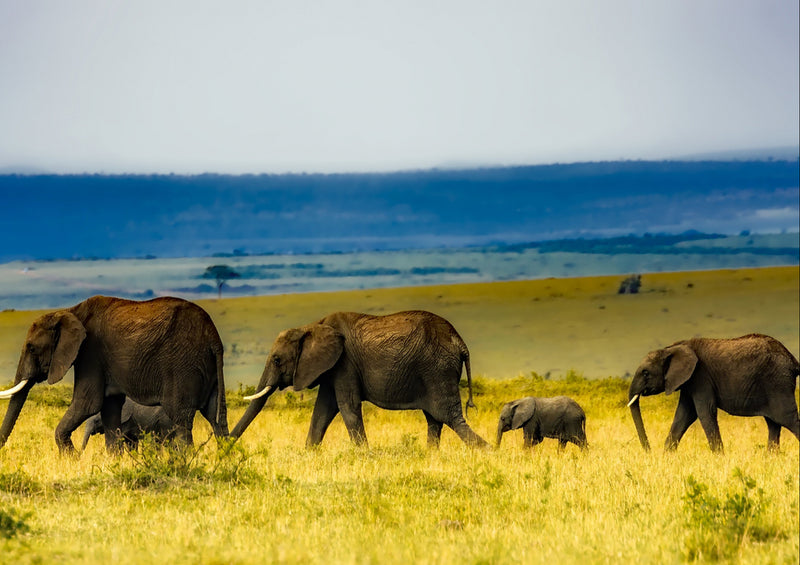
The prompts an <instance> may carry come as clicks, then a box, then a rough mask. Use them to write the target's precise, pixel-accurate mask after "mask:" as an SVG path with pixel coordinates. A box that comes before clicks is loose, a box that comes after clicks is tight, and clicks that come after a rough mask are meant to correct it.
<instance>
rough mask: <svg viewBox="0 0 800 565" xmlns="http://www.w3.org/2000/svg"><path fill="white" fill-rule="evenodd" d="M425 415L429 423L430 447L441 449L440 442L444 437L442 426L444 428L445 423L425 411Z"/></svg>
mask: <svg viewBox="0 0 800 565" xmlns="http://www.w3.org/2000/svg"><path fill="white" fill-rule="evenodd" d="M423 414H425V420H427V422H428V447H430V448H432V449H436V448H438V447H439V440H440V439H441V437H442V426H444V423H443V422H440V421H439V420H437V419H436V418H434V417H433V416H431V415H430V414H428V413H427V412H425V411H424V410H423Z"/></svg>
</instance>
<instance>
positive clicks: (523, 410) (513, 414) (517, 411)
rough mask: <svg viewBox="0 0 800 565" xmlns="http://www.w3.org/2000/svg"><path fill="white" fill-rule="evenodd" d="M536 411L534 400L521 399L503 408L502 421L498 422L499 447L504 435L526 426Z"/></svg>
mask: <svg viewBox="0 0 800 565" xmlns="http://www.w3.org/2000/svg"><path fill="white" fill-rule="evenodd" d="M535 411H536V401H535V400H534V399H533V398H520V399H519V400H514V401H512V402H509V403H508V404H506V405H505V406H503V410H502V411H501V412H500V419H499V420H498V422H497V443H496V445H497V447H500V442H501V441H502V439H503V434H504V433H506V432H507V431H509V430H517V429H519V428H521V427H522V426H524V425H525V424H526V423H527V422H528V421H529V420H530V419H531V418H533V414H534V412H535Z"/></svg>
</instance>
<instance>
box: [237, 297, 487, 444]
mask: <svg viewBox="0 0 800 565" xmlns="http://www.w3.org/2000/svg"><path fill="white" fill-rule="evenodd" d="M462 365H463V366H464V367H466V373H467V387H468V389H469V400H468V401H467V407H470V406H474V404H473V402H472V375H471V369H470V359H469V350H468V349H467V346H466V344H465V343H464V340H463V339H461V336H459V335H458V333H457V332H456V330H455V328H454V327H453V326H452V325H451V324H450V322H448V321H447V320H445V319H444V318H441V317H439V316H437V315H436V314H433V313H431V312H425V311H419V310H417V311H407V312H397V313H395V314H389V315H385V316H372V315H369V314H361V313H357V312H335V313H333V314H330V315H328V316H326V317H324V318H322V319H321V320H319V321H318V322H316V323H312V324H309V325H306V326H301V327H298V328H292V329H288V330H285V331H283V332H281V333H280V334H279V335H278V337H277V338H276V339H275V342H274V343H273V345H272V348H271V350H270V353H269V355H268V356H267V361H266V366H265V368H264V371H263V373H262V375H261V379H260V381H259V383H258V389H257V390H258V392H257V393H256V394H254V395H252V396H250V397H246V399H247V400H250V401H251V404H250V405H249V406H248V407H247V410H246V411H245V413H244V414H243V415H242V418H241V419H240V420H239V422H238V423H237V424H236V426H235V427H234V429H233V431H232V432H231V435H232V436H233V437H236V438H238V437H240V436H241V434H242V433H243V432H244V430H245V429H247V426H248V425H250V423H251V422H252V421H253V419H254V418H255V417H256V416H257V415H258V413H259V412H260V411H261V409H262V408H263V407H264V404H265V403H266V401H267V398H269V396H270V395H271V394H272V392H274V391H275V390H276V389H284V388H286V387H289V386H293V387H294V390H296V391H300V390H304V389H307V388H313V387H315V386H319V391H318V395H317V400H316V404H315V405H314V411H313V413H312V416H311V425H310V428H309V431H308V436H307V438H306V446H307V447H313V446H316V445H319V444H320V443H321V442H322V438H323V437H324V436H325V432H326V431H327V429H328V426H329V425H330V423H331V421H332V420H333V419H334V417H335V416H336V415H337V414H339V413H341V415H342V419H343V420H344V424H345V426H346V428H347V431H348V433H349V435H350V439H351V441H352V442H353V443H355V444H356V445H366V444H367V436H366V433H365V431H364V421H363V419H362V416H361V402H362V401H365V400H367V401H369V402H372V403H373V404H375V405H377V406H379V407H381V408H384V409H387V410H422V411H423V413H424V414H425V419H426V421H427V424H428V446H429V447H438V445H439V440H440V437H441V432H442V426H443V425H444V424H447V425H448V426H449V427H450V428H451V429H453V430H454V431H455V432H456V433H457V434H458V436H459V437H460V438H461V440H462V441H464V443H466V444H467V445H470V446H475V447H483V448H487V447H489V444H488V443H487V442H486V440H484V439H483V438H481V437H480V436H479V435H478V434H476V433H475V432H474V431H473V430H472V428H470V427H469V425H468V424H467V422H466V420H465V419H464V415H463V413H462V411H461V395H460V393H459V381H460V380H461V369H462Z"/></svg>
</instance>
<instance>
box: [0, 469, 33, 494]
mask: <svg viewBox="0 0 800 565" xmlns="http://www.w3.org/2000/svg"><path fill="white" fill-rule="evenodd" d="M40 490H41V486H40V485H39V483H37V482H36V481H35V480H33V479H32V478H30V477H29V476H28V474H27V473H26V472H25V471H22V470H19V469H18V470H16V471H13V472H11V473H0V491H3V492H8V493H11V494H21V495H26V496H30V495H32V494H34V493H37V492H39V491H40Z"/></svg>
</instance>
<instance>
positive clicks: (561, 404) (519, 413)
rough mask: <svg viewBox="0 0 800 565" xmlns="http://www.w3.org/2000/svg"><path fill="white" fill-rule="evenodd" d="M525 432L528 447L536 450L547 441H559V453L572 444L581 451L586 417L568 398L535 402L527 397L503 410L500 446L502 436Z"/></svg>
mask: <svg viewBox="0 0 800 565" xmlns="http://www.w3.org/2000/svg"><path fill="white" fill-rule="evenodd" d="M519 428H522V430H523V432H524V438H525V447H533V446H534V445H536V444H538V443H540V442H541V441H542V439H544V438H546V437H552V438H556V439H557V440H558V446H559V448H560V449H564V447H565V446H566V445H567V442H572V443H574V444H575V445H577V446H578V447H580V448H581V449H585V448H586V447H587V443H586V414H585V413H584V411H583V408H581V407H580V405H579V404H578V403H577V402H575V401H574V400H572V399H571V398H568V397H566V396H555V397H553V398H536V397H533V396H526V397H525V398H520V399H517V400H513V401H511V402H509V403H507V404H506V405H505V406H503V410H502V411H501V412H500V421H499V422H498V423H497V446H498V447H500V441H501V440H502V439H503V434H504V433H505V432H507V431H509V430H516V429H519Z"/></svg>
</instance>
